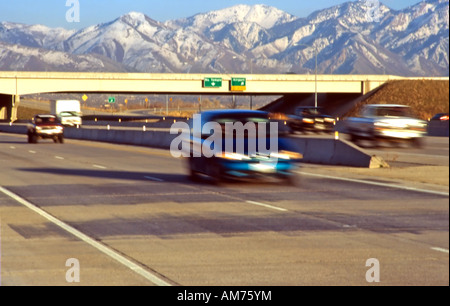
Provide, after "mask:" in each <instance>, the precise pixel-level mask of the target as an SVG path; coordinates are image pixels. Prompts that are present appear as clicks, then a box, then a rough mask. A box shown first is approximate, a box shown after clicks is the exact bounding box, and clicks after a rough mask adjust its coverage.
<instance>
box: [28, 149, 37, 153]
mask: <svg viewBox="0 0 450 306" xmlns="http://www.w3.org/2000/svg"><path fill="white" fill-rule="evenodd" d="M28 152H29V153H31V154H36V151H33V150H30V151H28Z"/></svg>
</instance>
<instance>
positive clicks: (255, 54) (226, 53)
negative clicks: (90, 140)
mask: <svg viewBox="0 0 450 306" xmlns="http://www.w3.org/2000/svg"><path fill="white" fill-rule="evenodd" d="M448 3H449V1H448V0H428V1H422V2H419V3H417V4H416V5H413V6H410V7H408V8H405V9H403V10H392V9H390V8H389V7H387V6H385V5H383V4H380V6H379V7H378V8H377V13H376V16H375V17H376V21H374V20H373V18H371V17H373V16H371V15H370V14H372V13H373V8H372V7H370V6H368V5H367V2H366V1H350V2H345V3H342V4H339V5H335V6H333V7H330V8H326V9H323V10H318V11H316V12H313V13H312V14H310V15H309V16H307V17H305V18H297V17H295V16H293V15H290V14H288V13H286V12H283V11H281V10H279V9H277V8H275V7H270V6H267V5H253V6H251V5H236V6H232V7H229V8H225V9H222V10H216V11H211V12H206V13H200V14H196V15H194V16H191V17H188V18H182V19H177V20H169V21H166V22H159V21H156V20H153V19H152V18H150V17H149V16H147V15H145V14H143V13H140V12H130V13H128V14H124V15H122V16H120V17H118V18H116V19H114V20H112V21H111V22H108V23H103V24H97V25H92V26H90V27H87V28H84V29H81V30H78V31H69V30H65V29H61V28H56V29H52V28H48V27H45V26H39V25H21V24H16V23H9V22H0V42H3V43H4V44H8V45H21V46H24V47H27V48H40V49H46V50H48V51H55V52H64V53H68V54H69V55H72V56H82V55H90V56H97V58H103V59H105V58H107V59H110V60H112V61H114V62H116V63H117V64H118V66H116V67H114V68H111V69H119V70H121V69H129V70H130V71H138V72H179V73H314V71H315V55H316V52H317V59H318V72H319V73H324V74H325V73H326V74H333V73H345V74H347V73H348V74H350V73H351V74H396V75H403V76H448V75H449V72H448V70H449V60H448V49H449V38H448V33H449V22H448ZM4 60H5V59H3V61H4ZM8 60H11V56H10V57H8ZM42 60H43V59H42ZM1 64H2V57H0V66H2V67H7V66H8V65H5V63H3V65H1ZM10 66H14V65H10ZM15 66H19V65H15ZM105 66H107V65H105ZM109 67H112V66H109Z"/></svg>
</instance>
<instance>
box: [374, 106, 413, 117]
mask: <svg viewBox="0 0 450 306" xmlns="http://www.w3.org/2000/svg"><path fill="white" fill-rule="evenodd" d="M375 115H376V116H378V117H411V112H410V110H409V108H408V107H380V108H377V110H376V114H375Z"/></svg>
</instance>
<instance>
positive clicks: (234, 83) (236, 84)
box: [231, 78, 247, 91]
mask: <svg viewBox="0 0 450 306" xmlns="http://www.w3.org/2000/svg"><path fill="white" fill-rule="evenodd" d="M246 89H247V79H246V78H231V91H245V90H246Z"/></svg>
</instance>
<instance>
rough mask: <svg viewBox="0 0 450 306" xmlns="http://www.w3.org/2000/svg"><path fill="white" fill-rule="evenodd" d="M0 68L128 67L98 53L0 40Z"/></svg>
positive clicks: (97, 69)
mask: <svg viewBox="0 0 450 306" xmlns="http://www.w3.org/2000/svg"><path fill="white" fill-rule="evenodd" d="M0 70H5V71H11V70H14V71H61V72H64V71H82V72H104V71H109V72H127V71H129V69H128V68H125V67H123V65H121V64H119V63H117V62H114V61H112V60H110V59H108V58H104V57H102V56H99V55H95V54H92V55H72V54H69V53H66V52H59V51H51V50H46V49H42V48H32V47H24V46H21V45H10V44H6V43H3V42H1V41H0Z"/></svg>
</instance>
